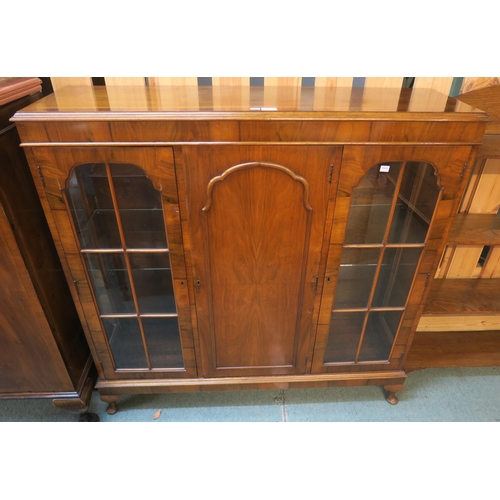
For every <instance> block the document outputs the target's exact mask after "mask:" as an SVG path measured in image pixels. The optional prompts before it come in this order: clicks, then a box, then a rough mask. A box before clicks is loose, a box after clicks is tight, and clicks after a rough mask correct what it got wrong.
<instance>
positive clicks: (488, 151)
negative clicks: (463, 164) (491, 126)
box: [476, 134, 500, 158]
mask: <svg viewBox="0 0 500 500" xmlns="http://www.w3.org/2000/svg"><path fill="white" fill-rule="evenodd" d="M482 142H483V143H482V144H481V146H480V147H479V149H478V151H477V156H476V158H500V134H496V135H485V136H483V141H482Z"/></svg>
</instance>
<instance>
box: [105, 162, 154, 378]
mask: <svg viewBox="0 0 500 500" xmlns="http://www.w3.org/2000/svg"><path fill="white" fill-rule="evenodd" d="M106 174H107V176H108V182H109V189H110V192H111V199H112V201H113V208H114V210H115V216H116V222H117V224H118V232H119V234H120V241H121V243H122V246H123V249H124V250H126V249H127V244H126V242H125V232H124V230H123V225H122V221H121V217H120V211H119V210H118V202H117V198H116V192H115V186H114V183H113V178H112V175H111V168H110V166H109V163H106ZM124 255H125V265H126V266H127V272H128V278H129V280H130V288H131V292H132V299H133V301H134V306H135V310H136V312H137V316H138V317H137V320H138V322H139V330H140V332H141V337H142V343H143V346H144V353H145V355H146V361H147V363H148V369H149V370H151V368H152V365H151V358H150V356H149V349H148V344H147V341H146V332H145V331H144V325H143V324H142V320H141V318H140V314H141V312H140V311H141V310H140V308H139V300H138V298H137V291H136V289H135V285H134V276H133V274H132V266H131V264H130V258H129V256H128V254H127V252H124Z"/></svg>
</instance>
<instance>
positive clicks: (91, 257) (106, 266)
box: [84, 253, 136, 314]
mask: <svg viewBox="0 0 500 500" xmlns="http://www.w3.org/2000/svg"><path fill="white" fill-rule="evenodd" d="M84 258H85V262H86V264H87V270H88V272H89V275H90V281H91V283H92V287H93V289H94V293H95V295H96V298H97V303H98V305H99V311H100V313H101V314H117V313H135V312H136V311H135V306H134V299H133V296H132V288H131V286H130V281H129V277H128V273H127V269H126V266H125V259H124V256H123V254H120V253H104V254H84Z"/></svg>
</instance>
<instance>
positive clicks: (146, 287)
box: [130, 253, 175, 314]
mask: <svg viewBox="0 0 500 500" xmlns="http://www.w3.org/2000/svg"><path fill="white" fill-rule="evenodd" d="M130 264H131V267H132V276H133V279H134V286H135V290H136V292H137V300H138V302H139V309H140V311H141V314H151V313H175V299H174V289H173V284H172V272H171V270H170V261H169V258H168V254H166V253H143V254H141V253H137V254H131V255H130Z"/></svg>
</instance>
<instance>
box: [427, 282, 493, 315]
mask: <svg viewBox="0 0 500 500" xmlns="http://www.w3.org/2000/svg"><path fill="white" fill-rule="evenodd" d="M495 313H496V314H500V279H497V278H494V279H437V280H434V282H433V283H432V287H431V289H430V291H429V295H428V296H427V300H426V303H425V306H424V312H423V314H424V315H439V314H448V315H460V314H466V315H481V314H483V315H485V314H490V315H491V314H495Z"/></svg>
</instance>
